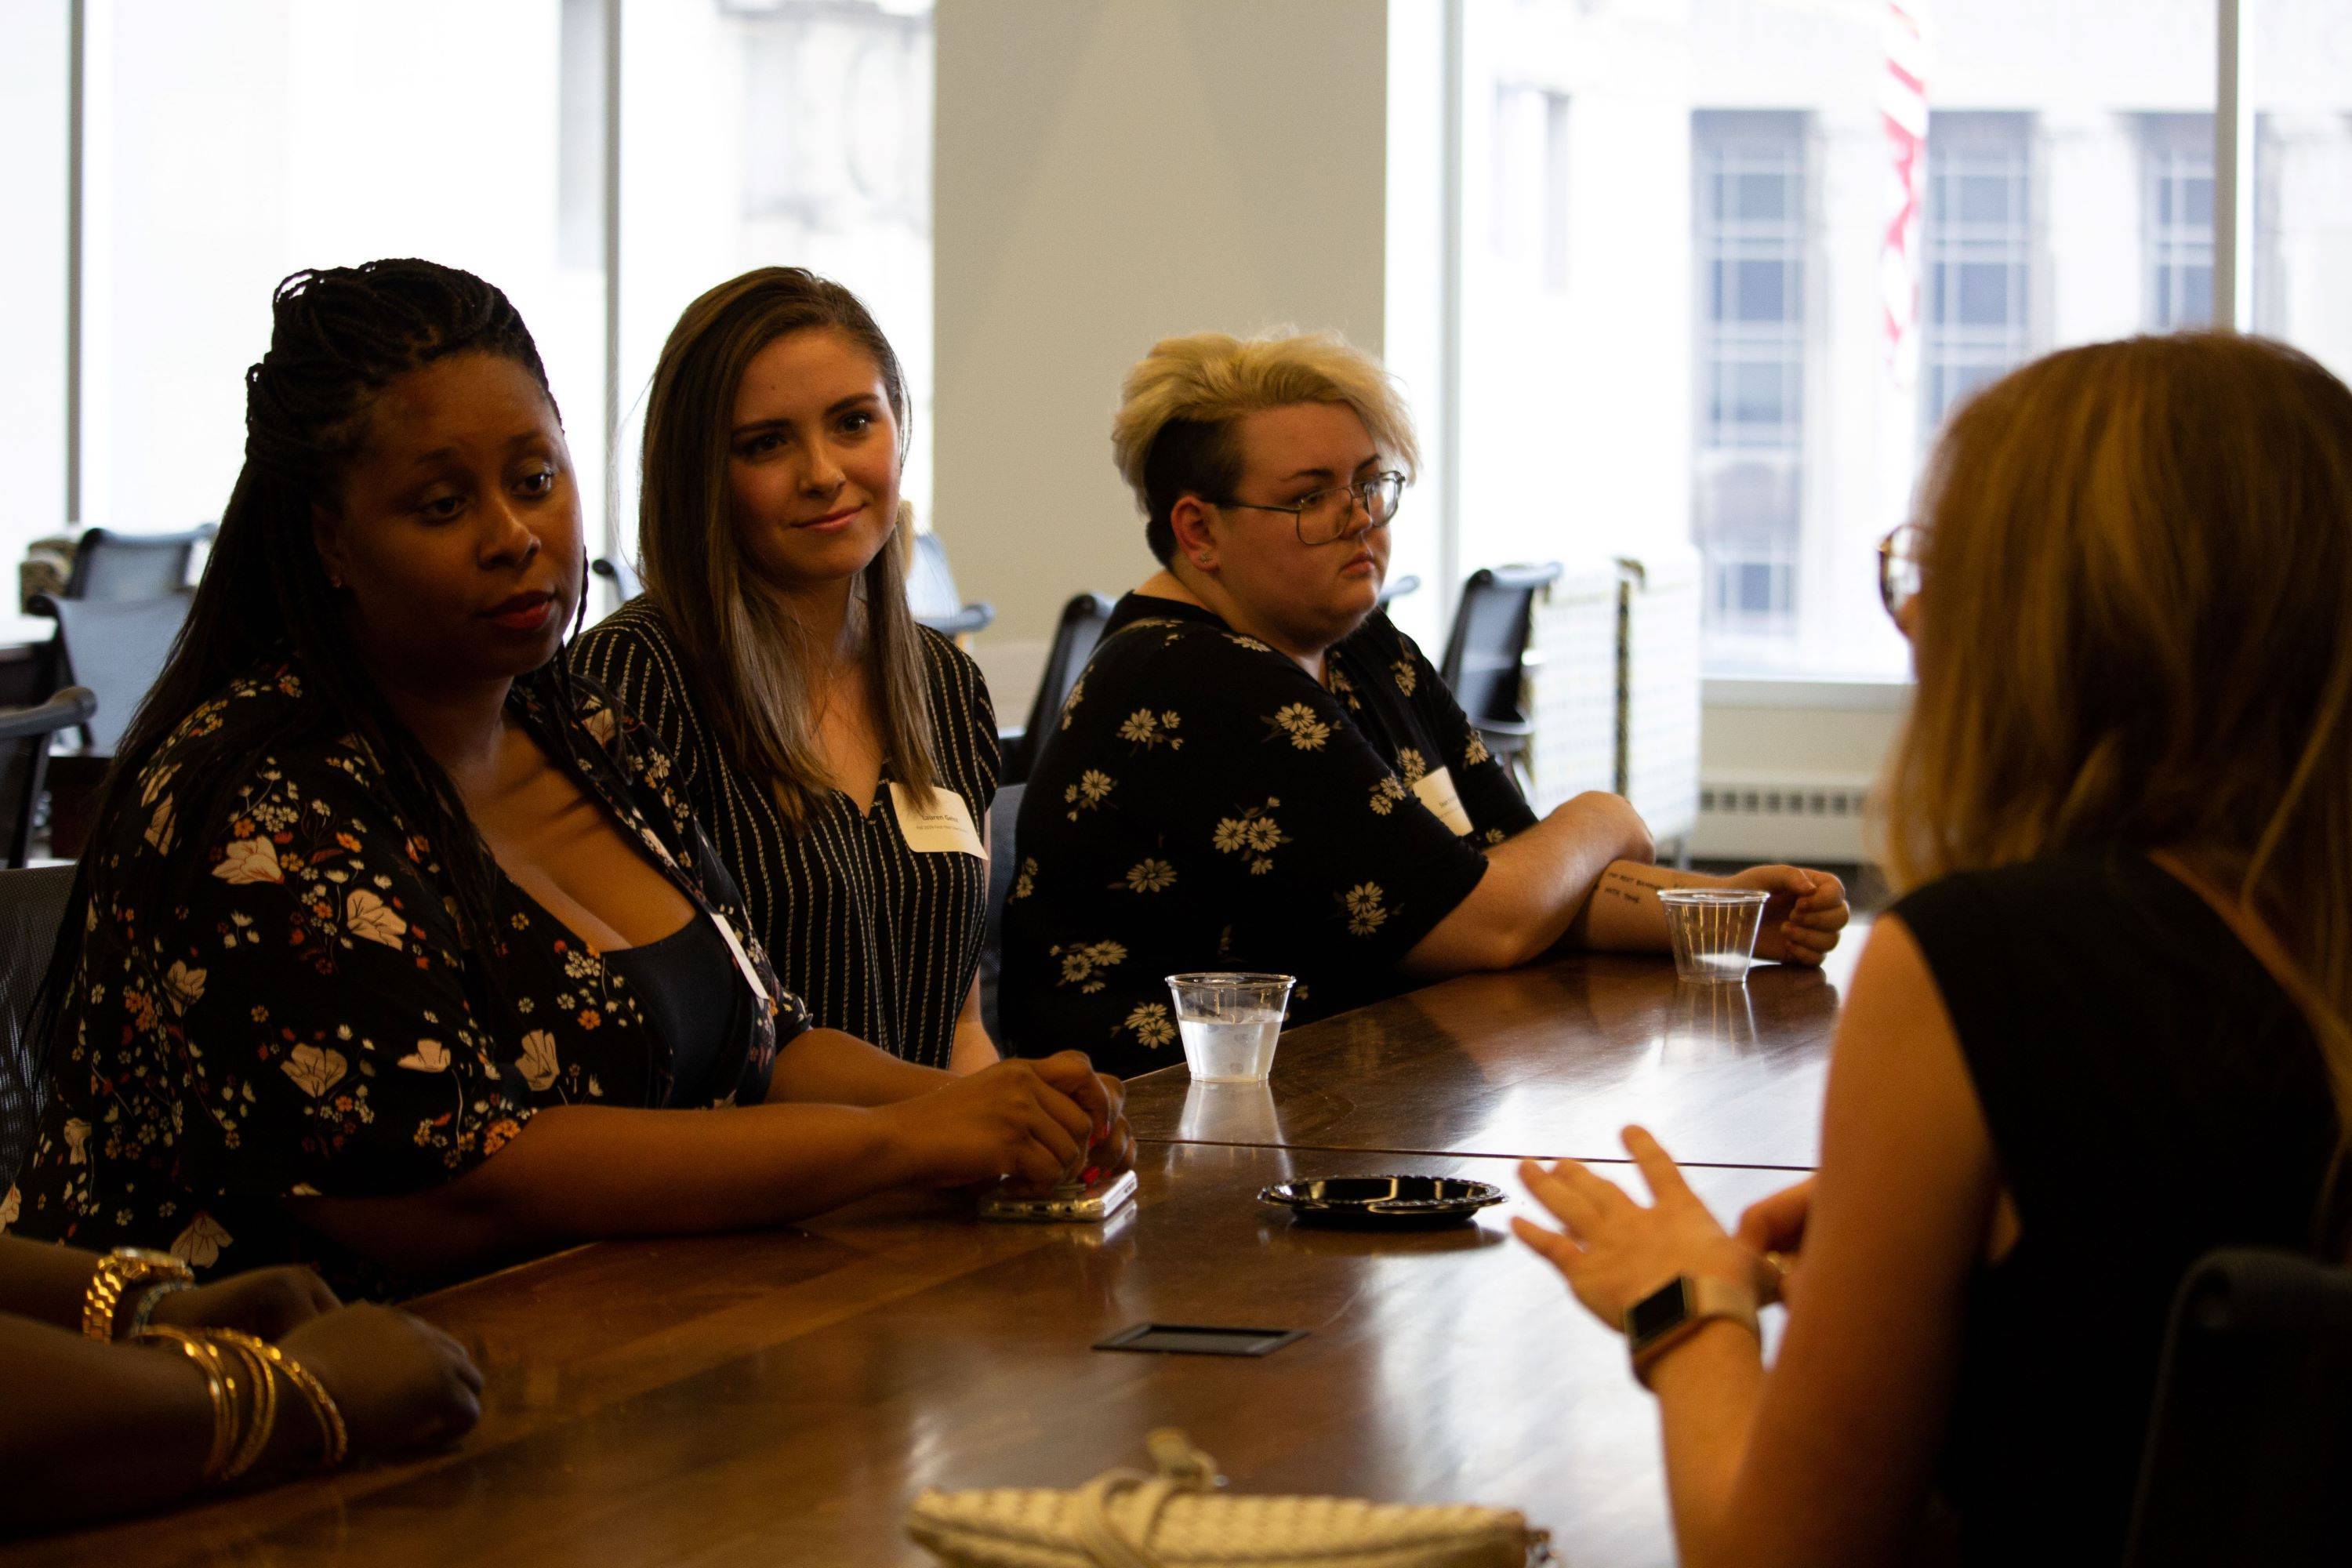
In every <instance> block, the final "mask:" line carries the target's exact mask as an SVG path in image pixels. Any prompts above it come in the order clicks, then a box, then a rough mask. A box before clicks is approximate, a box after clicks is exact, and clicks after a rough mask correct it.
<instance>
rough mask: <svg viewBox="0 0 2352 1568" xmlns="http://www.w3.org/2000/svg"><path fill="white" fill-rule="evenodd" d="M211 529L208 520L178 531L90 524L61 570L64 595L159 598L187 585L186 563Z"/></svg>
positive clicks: (208, 536) (204, 542)
mask: <svg viewBox="0 0 2352 1568" xmlns="http://www.w3.org/2000/svg"><path fill="white" fill-rule="evenodd" d="M215 531H216V530H215V528H214V526H213V525H212V524H211V523H209V522H208V523H205V525H204V526H203V527H202V528H191V529H188V530H186V531H184V532H180V533H117V532H115V531H113V530H111V529H106V528H93V529H91V530H90V531H89V532H87V533H85V534H83V535H82V536H81V539H80V542H78V543H77V544H75V546H74V558H73V570H72V571H71V572H69V573H68V574H66V591H65V596H66V597H67V598H68V599H162V598H166V597H169V596H170V595H173V594H177V593H180V592H182V591H183V590H184V589H185V588H186V587H187V586H188V563H189V561H190V559H191V558H192V557H193V556H194V554H195V552H196V549H197V547H198V546H199V545H205V544H209V543H210V542H211V541H212V537H213V534H214V533H215Z"/></svg>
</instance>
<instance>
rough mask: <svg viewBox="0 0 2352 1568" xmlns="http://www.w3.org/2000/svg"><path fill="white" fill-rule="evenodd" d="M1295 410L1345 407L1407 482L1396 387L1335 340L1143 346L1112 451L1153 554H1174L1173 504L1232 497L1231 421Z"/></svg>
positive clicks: (1299, 335)
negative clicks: (1273, 410)
mask: <svg viewBox="0 0 2352 1568" xmlns="http://www.w3.org/2000/svg"><path fill="white" fill-rule="evenodd" d="M1294 403H1344V404H1346V405H1348V406H1349V407H1350V408H1352V409H1354V410H1355V411H1356V416H1357V417H1358V418H1360V419H1361V420H1362V421H1363V422H1364V432H1365V434H1367V435H1369V436H1370V437H1371V438H1372V444H1373V445H1374V446H1375V447H1379V448H1380V452H1381V457H1382V458H1384V459H1386V460H1387V461H1389V462H1391V463H1394V464H1396V465H1397V467H1398V468H1400V469H1402V471H1403V473H1404V474H1405V475H1406V477H1407V478H1410V477H1412V473H1413V470H1414V468H1415V467H1416V466H1417V465H1418V463H1419V462H1420V458H1421V453H1420V448H1419V447H1417V446H1416V445H1415V444H1414V441H1413V437H1412V416H1411V415H1410V414H1408V413H1407V412H1406V411H1405V405H1404V398H1403V395H1402V394H1401V393H1399V392H1398V390H1397V386H1396V383H1395V381H1394V380H1393V379H1392V378H1391V376H1390V375H1389V374H1388V372H1387V371H1385V370H1383V369H1381V364H1380V362H1379V361H1377V360H1375V359H1373V358H1372V357H1371V356H1370V354H1367V353H1363V352H1362V351H1361V350H1360V349H1357V348H1354V347H1351V346H1350V345H1349V342H1348V341H1347V340H1346V339H1344V338H1342V337H1340V336H1339V334H1338V333H1336V332H1293V331H1286V330H1283V329H1277V330H1276V331H1274V332H1272V333H1270V334H1269V335H1267V336H1265V337H1259V338H1236V337H1234V336H1231V335H1230V334H1228V333H1224V332H1194V333H1192V334H1191V335H1190V336H1188V337H1181V338H1162V339H1161V340H1160V342H1156V343H1154V344H1152V345H1151V352H1150V353H1149V354H1146V355H1145V356H1144V357H1143V360H1142V362H1141V363H1139V364H1137V365H1136V367H1135V368H1134V369H1133V370H1131V371H1129V372H1128V373H1127V380H1126V382H1125V384H1123V385H1122V386H1121V388H1120V394H1119V408H1118V417H1117V418H1116V419H1114V420H1113V421H1112V422H1111V430H1110V447H1111V455H1112V456H1113V457H1114V458H1117V459H1118V471H1119V476H1120V477H1121V478H1122V479H1126V480H1127V484H1128V488H1129V489H1131V490H1133V491H1134V492H1135V500H1136V504H1137V505H1139V506H1140V507H1141V508H1142V509H1143V512H1144V516H1145V517H1146V519H1147V520H1148V521H1146V523H1145V525H1144V541H1145V542H1146V543H1148V544H1150V546H1151V552H1152V554H1154V555H1156V556H1158V557H1159V558H1160V561H1161V562H1162V563H1166V562H1167V561H1168V559H1169V558H1170V557H1171V556H1172V555H1173V554H1174V553H1175V552H1176V538H1175V534H1174V531H1172V529H1171V527H1170V525H1169V521H1168V514H1169V511H1170V510H1171V509H1172V508H1173V507H1174V506H1175V504H1176V502H1177V500H1179V499H1180V498H1181V497H1182V496H1184V495H1187V494H1192V495H1197V496H1201V497H1202V498H1204V499H1207V500H1218V499H1222V498H1224V497H1227V496H1230V495H1231V494H1232V493H1233V487H1234V485H1235V484H1236V483H1237V482H1239V480H1240V479H1241V467H1242V458H1241V450H1240V447H1239V446H1238V445H1237V444H1236V443H1235V442H1234V423H1235V422H1236V421H1238V420H1239V419H1240V418H1241V417H1242V416H1244V415H1248V414H1255V413H1257V412H1258V411H1259V410H1260V409H1265V408H1281V407H1285V406H1287V405H1291V404H1294Z"/></svg>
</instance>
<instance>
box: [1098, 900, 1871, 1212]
mask: <svg viewBox="0 0 2352 1568" xmlns="http://www.w3.org/2000/svg"><path fill="white" fill-rule="evenodd" d="M1863 937H1864V931H1862V930H1859V929H1856V930H1853V931H1849V932H1848V934H1847V937H1846V940H1845V941H1844V942H1842V943H1840V944H1839V946H1838V949H1837V951H1836V952H1832V954H1831V955H1830V962H1829V963H1828V964H1826V965H1825V966H1824V967H1822V968H1821V969H1801V968H1790V967H1786V966H1782V965H1778V964H1772V965H1762V966H1759V967H1758V968H1757V969H1756V970H1754V971H1753V972H1752V973H1750V974H1749V975H1748V979H1747V981H1746V982H1745V983H1744V984H1731V985H1684V984H1677V983H1676V981H1675V972H1674V966H1673V965H1672V964H1671V963H1667V962H1666V961H1665V960H1664V958H1652V957H1624V956H1618V955H1613V954H1597V953H1596V954H1580V955H1577V956H1574V957H1569V958H1561V959H1556V960H1553V961H1552V962H1550V963H1543V964H1538V965H1535V966H1532V967H1529V968H1526V969H1517V970H1510V971H1507V972H1505V973H1499V974H1474V975H1465V976H1463V977H1461V978H1460V979H1455V980H1449V981H1446V982H1444V983H1443V984H1437V985H1432V986H1428V987H1426V988H1424V989H1423V990H1419V991H1415V992H1412V993H1410V994H1406V995H1403V996H1399V997H1396V998H1394V999H1392V1000H1390V1001H1387V1002H1379V1003H1374V1004H1373V1005H1370V1006H1368V1007H1359V1008H1357V1009H1355V1010H1354V1011H1352V1012H1348V1013H1342V1014H1339V1016H1336V1017H1331V1018H1327V1019H1324V1020H1322V1021H1321V1022H1319V1023H1314V1024H1306V1025H1301V1026H1299V1027H1297V1028H1295V1029H1289V1030H1286V1031H1285V1032H1284V1033H1283V1036H1282V1043H1281V1045H1280V1046H1279V1047H1277V1048H1276V1053H1275V1058H1274V1077H1273V1081H1272V1083H1271V1085H1270V1086H1269V1088H1250V1087H1239V1086H1228V1085H1212V1084H1193V1083H1192V1081H1191V1079H1190V1078H1189V1076H1188V1075H1187V1074H1186V1073H1185V1071H1184V1069H1183V1068H1182V1067H1181V1065H1179V1066H1176V1067H1172V1068H1167V1069H1164V1070H1162V1071H1160V1072H1155V1073H1150V1074H1147V1075H1145V1076H1144V1077H1141V1078H1139V1079H1134V1080H1133V1081H1132V1082H1131V1083H1130V1084H1129V1087H1128V1101H1127V1109H1128V1119H1129V1122H1130V1123H1131V1124H1132V1125H1133V1126H1134V1128H1135V1131H1136V1135H1137V1136H1138V1137H1139V1138H1148V1139H1162V1138H1164V1139H1175V1140H1180V1141H1185V1142H1226V1143H1268V1144H1280V1145H1284V1146H1286V1147H1290V1148H1324V1149H1355V1150H1382V1149H1390V1150H1400V1151H1410V1152H1423V1153H1437V1154H1482V1155H1496V1156H1519V1155H1529V1154H1535V1155H1544V1156H1552V1157H1557V1156H1560V1155H1570V1156H1574V1157H1575V1158H1578V1159H1589V1160H1590V1159H1622V1158H1624V1149H1623V1147H1622V1145H1621V1144H1620V1143H1619V1142H1618V1131H1619V1129H1621V1128H1622V1127H1623V1126H1624V1125H1625V1124H1626V1123H1627V1122H1629V1121H1637V1122H1640V1123H1641V1124H1643V1126H1645V1127H1647V1128H1649V1130H1650V1131H1652V1132H1654V1133H1655V1134H1657V1136H1658V1139H1659V1141H1660V1142H1663V1143H1664V1145H1665V1146H1666V1148H1667V1150H1668V1152H1671V1153H1673V1154H1674V1155H1675V1158H1676V1159H1678V1160H1681V1161H1683V1162H1684V1163H1687V1164H1719V1165H1740V1166H1777V1167H1781V1168H1785V1169H1790V1170H1799V1169H1807V1168H1810V1167H1811V1165H1812V1164H1813V1163H1814V1161H1815V1158H1816V1154H1817V1152H1818V1148H1819V1144H1820V1141H1821V1106H1822V1083H1823V1079H1824V1075H1825V1070H1826V1068H1827V1067H1828V1063H1829V1044H1830V1035H1831V1031H1832V1028H1833V1027H1834V1026H1835V1025H1836V1022H1837V1010H1838V996H1839V993H1840V990H1841V988H1842V987H1843V985H1844V984H1846V983H1847V981H1848V980H1849V979H1850V978H1851V976H1852V974H1853V961H1854V958H1855V955H1856V954H1857V953H1858V952H1860V951H1861V947H1862V939H1863ZM1269 1089H1270V1092H1269Z"/></svg>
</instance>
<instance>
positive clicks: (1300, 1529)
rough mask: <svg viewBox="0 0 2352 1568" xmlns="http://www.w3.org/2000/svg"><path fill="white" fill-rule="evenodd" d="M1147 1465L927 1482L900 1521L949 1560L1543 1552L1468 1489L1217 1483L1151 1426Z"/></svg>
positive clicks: (1169, 1435) (1305, 1562)
mask: <svg viewBox="0 0 2352 1568" xmlns="http://www.w3.org/2000/svg"><path fill="white" fill-rule="evenodd" d="M1150 1449H1151V1457H1152V1459H1153V1461H1154V1462H1155V1464H1156V1465H1157V1466H1158V1473H1157V1474H1155V1475H1149V1476H1147V1475H1144V1474H1143V1473H1141V1472H1140V1471H1137V1470H1112V1471H1109V1472H1108V1473H1106V1474H1104V1475H1100V1476H1097V1477H1096V1478H1095V1479H1093V1480H1091V1481H1088V1482H1087V1484H1086V1485H1084V1486H1082V1487H1080V1488H1078V1489H1076V1491H1066V1492H1063V1491H1045V1490H1024V1489H1013V1488H1001V1489H995V1490H991V1491H961V1492H943V1491H938V1490H931V1491H926V1492H924V1493H923V1494H922V1495H921V1496H920V1497H918V1498H917V1499H916V1500H915V1502H914V1506H913V1507H912V1508H911V1509H910V1510H908V1515H907V1533H908V1535H910V1536H912V1537H913V1538H914V1539H915V1540H916V1541H917V1542H919V1543H920V1544H922V1545H923V1546H926V1547H928V1548H929V1549H930V1551H931V1553H932V1554H933V1555H934V1556H936V1557H937V1558H939V1560H940V1562H942V1563H949V1564H951V1565H953V1568H1526V1565H1527V1564H1528V1563H1531V1562H1548V1561H1549V1560H1550V1553H1549V1551H1548V1550H1547V1549H1546V1546H1545V1535H1544V1532H1543V1531H1539V1530H1530V1529H1529V1528H1528V1521H1527V1519H1526V1517H1525V1516H1524V1515H1521V1514H1518V1513H1516V1512H1513V1511H1510V1510H1505V1509H1496V1508H1478V1507H1475V1506H1472V1505H1470V1504H1466V1503H1453V1504H1444V1505H1416V1504H1408V1503H1376V1502H1366V1501H1364V1500H1360V1499H1357V1498H1328V1497H1228V1496H1224V1495H1222V1494H1220V1493H1218V1492H1217V1491H1215V1490H1214V1489H1215V1488H1218V1487H1221V1486H1223V1484H1224V1482H1223V1478H1222V1477H1220V1476H1219V1475H1218V1474H1217V1473H1216V1461H1215V1460H1213V1459H1212V1458H1209V1457H1208V1456H1207V1455H1206V1454H1203V1453H1202V1452H1201V1451H1200V1450H1199V1449H1197V1448H1195V1447H1192V1444H1191V1443H1190V1442H1188V1441H1187V1440H1186V1439H1185V1436H1184V1435H1183V1434H1182V1433H1181V1432H1176V1431H1172V1430H1166V1431H1160V1432H1154V1433H1153V1434H1152V1435H1151V1437H1150Z"/></svg>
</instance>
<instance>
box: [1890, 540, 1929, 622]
mask: <svg viewBox="0 0 2352 1568" xmlns="http://www.w3.org/2000/svg"><path fill="white" fill-rule="evenodd" d="M1926 550H1927V530H1926V529H1924V528H1921V527H1920V526H1919V525H1918V524H1917V523H1916V522H1906V523H1904V524H1903V525H1902V526H1901V527H1899V528H1895V529H1893V530H1891V531H1889V532H1888V533H1887V535H1886V537H1885V538H1884V539H1882V540H1880V541H1879V542H1878V602H1879V603H1880V604H1882V605H1885V606H1886V613H1887V614H1888V615H1889V616H1893V617H1894V619H1895V625H1896V626H1901V625H1903V618H1904V616H1906V615H1907V614H1909V613H1910V609H1911V601H1912V600H1914V599H1916V598H1917V597H1918V596H1919V585H1920V583H1921V580H1922V577H1921V573H1920V570H1919V557H1920V556H1921V554H1922V553H1924V552H1925V551H1926Z"/></svg>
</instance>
